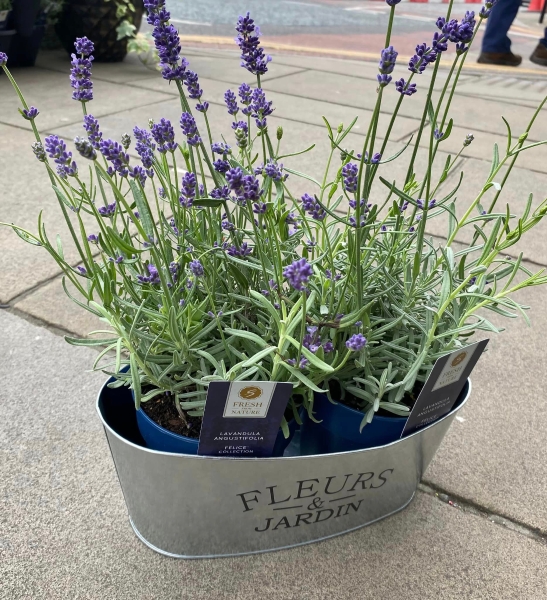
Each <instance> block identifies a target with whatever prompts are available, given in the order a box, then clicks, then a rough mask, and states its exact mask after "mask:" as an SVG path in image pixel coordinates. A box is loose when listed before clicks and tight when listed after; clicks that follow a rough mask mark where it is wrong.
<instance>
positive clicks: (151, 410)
mask: <svg viewBox="0 0 547 600" xmlns="http://www.w3.org/2000/svg"><path fill="white" fill-rule="evenodd" d="M148 391H150V390H143V393H146V392H148ZM141 408H142V409H143V410H144V412H145V413H146V414H147V415H148V416H149V417H150V418H151V419H152V421H154V423H157V424H158V425H159V426H160V427H163V428H164V429H167V430H168V431H172V432H173V433H178V434H179V435H185V436H186V437H189V438H194V439H199V434H200V433H201V424H202V422H203V417H190V416H189V415H188V414H187V413H185V417H186V423H185V422H184V421H183V420H182V419H181V417H180V415H179V413H178V411H177V408H176V406H175V400H174V398H173V396H171V395H166V394H162V395H161V396H156V397H155V398H152V400H148V402H143V403H142V404H141ZM293 418H294V414H293V411H292V409H291V408H289V407H287V410H286V411H285V419H287V421H290V420H291V419H293Z"/></svg>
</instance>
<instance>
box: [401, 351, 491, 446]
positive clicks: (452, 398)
mask: <svg viewBox="0 0 547 600" xmlns="http://www.w3.org/2000/svg"><path fill="white" fill-rule="evenodd" d="M487 344H488V340H482V341H480V342H477V343H476V344H471V345H469V346H466V347H465V348H460V349H458V350H455V351H454V352H451V353H450V354H447V355H446V356H441V358H439V359H438V360H437V362H436V363H435V365H434V367H433V369H432V371H431V373H430V375H429V377H428V379H427V381H426V382H425V384H424V387H423V388H422V391H421V392H420V395H419V396H418V399H417V400H416V404H414V407H413V408H412V411H411V412H410V415H409V417H408V420H407V422H406V425H405V428H404V429H403V433H402V434H401V437H405V436H407V435H409V434H411V433H414V432H415V431H418V430H419V429H422V428H423V427H427V425H431V423H434V422H435V421H437V420H438V419H440V418H441V417H444V416H445V415H446V414H448V413H449V412H450V411H451V410H452V407H453V406H454V404H455V403H456V400H457V399H458V397H459V395H460V393H461V391H462V389H463V386H464V385H465V382H466V381H467V379H468V377H469V375H470V374H471V371H472V370H473V369H474V367H475V365H476V364H477V361H478V360H479V358H480V357H481V355H482V353H483V351H484V349H485V348H486V345H487Z"/></svg>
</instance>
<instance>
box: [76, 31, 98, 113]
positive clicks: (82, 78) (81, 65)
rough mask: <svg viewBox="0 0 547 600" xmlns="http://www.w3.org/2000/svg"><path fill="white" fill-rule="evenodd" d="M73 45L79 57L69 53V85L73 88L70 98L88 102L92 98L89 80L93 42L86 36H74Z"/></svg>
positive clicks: (91, 85) (91, 83)
mask: <svg viewBox="0 0 547 600" xmlns="http://www.w3.org/2000/svg"><path fill="white" fill-rule="evenodd" d="M74 47H75V48H76V52H77V53H78V54H79V55H80V58H78V57H77V56H76V54H72V55H71V56H72V61H71V63H70V64H71V65H72V68H71V69H70V85H71V86H72V88H73V90H74V91H73V92H72V99H73V100H78V101H79V102H89V101H90V100H93V82H92V81H91V66H92V63H93V56H91V53H92V52H93V49H94V48H93V42H91V41H90V40H88V39H87V38H86V37H83V38H76V42H75V43H74Z"/></svg>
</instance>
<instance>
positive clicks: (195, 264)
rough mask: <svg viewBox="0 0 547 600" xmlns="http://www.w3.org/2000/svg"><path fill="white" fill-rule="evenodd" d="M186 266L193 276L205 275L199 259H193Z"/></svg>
mask: <svg viewBox="0 0 547 600" xmlns="http://www.w3.org/2000/svg"><path fill="white" fill-rule="evenodd" d="M188 267H189V268H190V271H191V272H192V273H193V275H194V276H195V277H203V276H204V275H205V269H204V268H203V265H202V264H201V263H200V262H199V260H197V259H196V260H193V261H192V262H191V263H190V264H189V265H188Z"/></svg>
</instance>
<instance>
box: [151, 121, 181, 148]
mask: <svg viewBox="0 0 547 600" xmlns="http://www.w3.org/2000/svg"><path fill="white" fill-rule="evenodd" d="M152 137H153V138H154V141H155V142H156V144H157V145H158V152H161V153H162V154H165V153H166V152H167V151H169V152H174V151H175V150H176V149H177V143H176V142H175V130H174V129H173V126H172V125H171V121H168V120H167V119H160V122H159V123H154V125H152Z"/></svg>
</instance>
